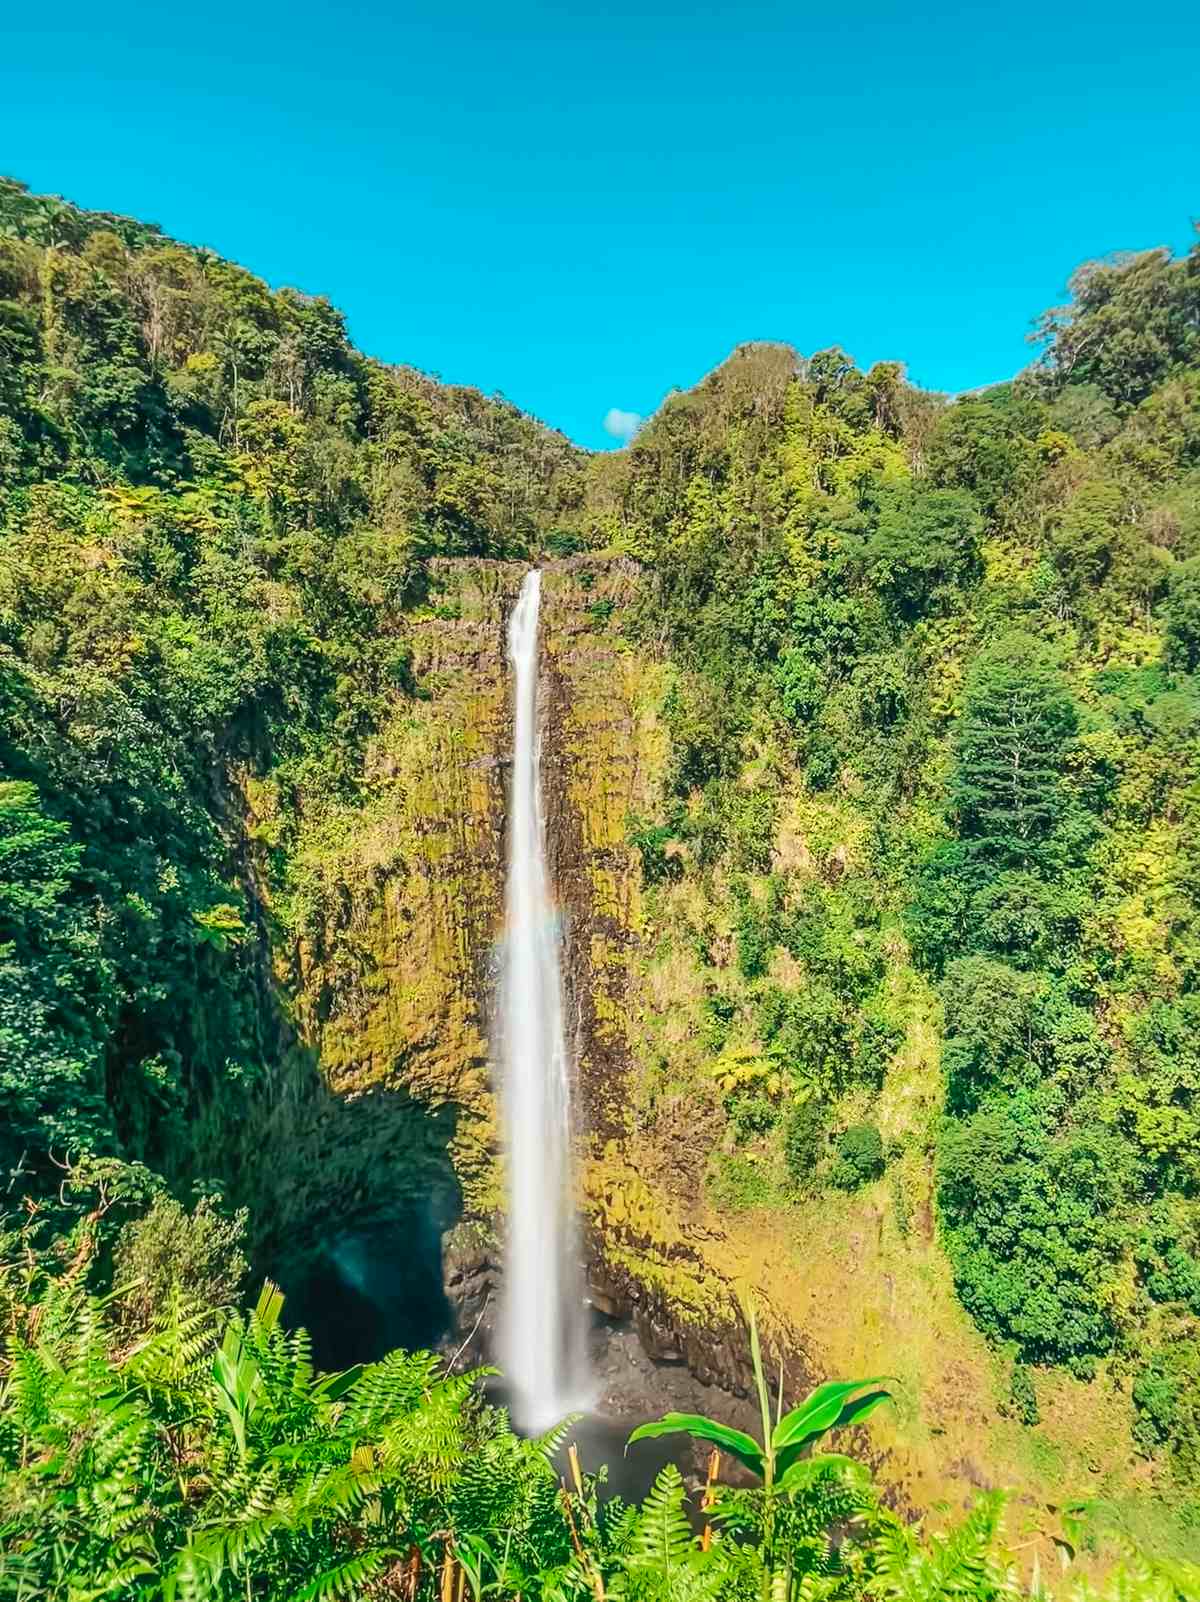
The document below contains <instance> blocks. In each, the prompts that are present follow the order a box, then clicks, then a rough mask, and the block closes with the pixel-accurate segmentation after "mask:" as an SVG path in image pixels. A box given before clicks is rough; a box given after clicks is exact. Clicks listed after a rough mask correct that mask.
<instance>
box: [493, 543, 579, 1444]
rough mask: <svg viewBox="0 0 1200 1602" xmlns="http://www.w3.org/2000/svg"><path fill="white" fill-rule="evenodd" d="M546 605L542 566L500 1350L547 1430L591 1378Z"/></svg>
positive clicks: (511, 958)
mask: <svg viewBox="0 0 1200 1602" xmlns="http://www.w3.org/2000/svg"><path fill="white" fill-rule="evenodd" d="M540 608H541V574H540V573H539V572H538V571H537V570H536V569H534V570H533V571H532V572H529V573H527V574H526V575H525V579H524V582H523V583H522V585H521V593H520V596H519V598H518V600H517V605H516V609H515V611H514V612H513V615H512V621H511V622H510V624H509V629H508V658H509V661H510V662H511V664H512V669H513V681H514V682H513V688H514V716H513V761H512V785H511V791H510V795H509V812H508V888H507V896H506V901H505V938H504V948H503V974H502V979H501V992H500V1033H501V1042H502V1052H501V1058H502V1061H501V1069H502V1074H501V1079H502V1099H503V1109H504V1120H505V1130H506V1147H507V1163H508V1203H509V1212H508V1246H507V1254H506V1259H505V1268H504V1300H503V1304H502V1307H501V1317H500V1328H499V1348H500V1349H499V1357H500V1364H501V1367H502V1369H503V1371H504V1374H505V1375H506V1377H507V1381H508V1385H509V1388H510V1405H511V1409H512V1414H513V1417H514V1419H515V1420H516V1422H517V1423H518V1424H520V1425H521V1426H523V1427H524V1428H526V1429H529V1430H542V1429H545V1428H547V1427H548V1426H549V1425H551V1424H553V1423H556V1422H557V1421H558V1420H559V1419H560V1418H561V1417H562V1416H563V1415H564V1414H565V1413H568V1412H570V1411H572V1409H573V1408H575V1407H578V1406H579V1405H580V1402H581V1400H582V1399H583V1392H584V1389H585V1357H584V1340H585V1336H584V1323H583V1312H584V1308H583V1286H582V1282H581V1274H580V1267H579V1248H578V1230H577V1226H576V1221H575V1209H574V1198H573V1190H572V1184H571V1178H572V1176H571V1118H570V1080H569V1067H568V1062H567V1050H566V1040H565V1037H564V1032H563V992H562V973H561V969H560V966H559V928H558V921H557V918H556V916H555V911H554V907H553V903H552V900H551V895H550V884H549V874H548V871H547V867H546V822H545V815H544V812H543V807H542V788H541V736H540V731H539V725H538V616H539V612H540Z"/></svg>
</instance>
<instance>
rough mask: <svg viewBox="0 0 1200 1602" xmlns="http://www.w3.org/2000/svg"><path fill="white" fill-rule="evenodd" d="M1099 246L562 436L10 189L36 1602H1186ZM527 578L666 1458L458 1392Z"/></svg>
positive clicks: (13, 1212)
mask: <svg viewBox="0 0 1200 1602" xmlns="http://www.w3.org/2000/svg"><path fill="white" fill-rule="evenodd" d="M1134 243H1136V242H1134ZM1068 265H1069V264H1067V263H1064V268H1066V267H1067V266H1068ZM1070 288H1071V299H1070V301H1069V303H1068V304H1066V305H1064V306H1061V307H1057V308H1054V309H1052V310H1050V311H1048V312H1046V313H1045V314H1044V315H1043V316H1042V317H1041V318H1040V320H1039V321H1038V322H1037V324H1036V327H1035V333H1034V346H1035V348H1034V350H1033V351H1032V352H1031V357H1032V359H1031V363H1030V365H1029V367H1028V368H1027V369H1026V370H1025V371H1024V372H1023V373H1022V374H1021V375H1020V376H1019V377H1018V378H1016V379H1015V380H1013V381H1012V382H1010V383H1002V384H998V385H996V386H994V387H991V388H987V389H985V390H981V391H979V392H976V393H971V394H966V395H960V396H957V397H948V396H945V395H940V394H934V393H929V392H926V391H922V390H920V389H918V388H915V387H914V386H912V385H911V384H909V382H908V381H907V380H906V377H905V373H904V369H903V367H902V366H901V365H900V364H899V363H898V362H897V363H881V364H878V365H876V366H874V367H872V368H871V369H870V370H869V371H867V372H862V371H860V370H859V369H858V368H857V367H856V366H855V363H854V361H853V360H852V358H851V357H850V356H849V355H847V354H846V353H844V352H843V351H841V350H838V349H833V350H827V351H820V352H817V353H814V354H811V355H808V356H803V355H801V354H799V353H798V352H797V351H795V350H793V349H791V348H790V347H788V346H785V345H781V344H772V343H752V344H747V345H744V346H741V347H739V348H738V349H737V350H735V351H733V352H732V354H731V355H730V356H729V357H728V359H727V360H726V361H725V362H724V363H723V364H722V365H721V366H720V367H718V368H717V369H716V370H715V371H714V372H712V373H711V374H710V375H709V376H708V377H707V378H706V379H704V381H703V382H702V383H701V384H699V385H698V386H697V387H696V388H695V389H692V390H690V391H686V392H676V393H673V394H671V395H670V396H669V397H668V398H667V399H666V401H665V402H664V403H663V405H662V407H661V408H660V409H659V411H658V412H657V413H656V414H655V415H654V416H653V417H652V418H651V419H649V421H647V422H646V423H645V424H644V426H643V427H642V428H641V429H640V431H639V432H638V433H637V434H636V436H635V437H634V439H633V440H632V442H631V443H630V444H629V445H628V446H627V447H625V448H624V449H620V450H614V451H611V452H604V453H597V454H591V453H588V452H586V451H584V450H582V449H580V448H578V447H576V446H574V445H573V444H572V443H571V442H570V441H568V440H567V439H566V438H565V437H564V436H562V435H560V434H558V433H555V432H554V431H553V430H551V429H549V428H547V427H545V426H543V425H542V424H541V423H539V422H538V421H537V420H535V419H533V418H531V417H528V416H526V415H524V414H523V413H521V412H520V411H519V410H518V409H517V408H516V407H515V406H513V405H511V404H510V403H509V402H508V401H506V400H505V399H504V398H503V397H502V396H490V397H489V396H485V395H483V394H481V393H479V392H478V391H476V390H473V389H468V388H463V387H460V386H453V385H446V384H443V383H441V382H439V381H438V380H436V379H435V378H432V377H429V376H427V375H425V374H423V373H420V372H417V371H415V370H412V369H408V368H403V367H401V368H397V367H388V366H384V365H382V364H380V363H378V362H376V361H374V360H372V359H370V358H369V357H367V356H364V355H362V354H361V353H359V352H358V351H357V350H355V349H354V348H353V347H352V345H351V344H350V342H349V340H348V337H347V333H346V326H345V322H344V319H343V317H342V315H341V314H340V313H339V312H338V311H337V309H336V308H335V307H334V305H332V304H331V303H330V302H329V301H328V300H326V299H324V298H320V297H317V298H314V297H311V296H308V295H304V294H300V293H298V292H295V291H291V290H288V289H282V290H278V291H276V290H272V289H270V288H268V286H267V285H265V284H264V283H263V282H261V281H260V280H259V279H257V278H255V277H254V276H253V275H252V274H251V273H249V272H247V271H245V270H244V269H242V268H240V267H238V266H237V265H235V264H233V263H231V262H229V261H226V260H223V259H221V258H220V257H218V256H216V255H214V254H213V253H212V252H209V251H206V250H203V249H197V248H194V247H192V246H190V245H187V244H183V243H180V242H178V241H175V240H173V239H170V238H168V237H166V236H165V235H164V234H163V233H162V232H161V231H160V230H159V229H157V228H155V227H153V226H151V225H148V224H144V223H140V222H137V221H133V220H130V219H128V218H125V217H121V216H116V215H109V214H107V213H99V212H89V211H83V210H81V209H79V208H77V207H75V206H73V205H71V204H70V203H68V202H66V201H63V200H59V199H56V198H53V197H48V196H42V195H35V194H32V193H30V192H29V191H28V189H27V188H26V187H25V186H24V185H22V184H21V183H19V182H17V181H15V180H11V179H8V180H0V869H2V871H0V1109H2V1119H0V1183H2V1186H3V1195H4V1201H3V1206H2V1208H0V1212H2V1215H3V1216H2V1227H0V1327H2V1332H3V1333H2V1339H3V1347H2V1348H0V1597H3V1598H13V1599H14V1602H15V1599H17V1598H30V1599H32V1598H43V1597H45V1598H62V1599H70V1602H83V1599H84V1598H87V1599H99V1598H113V1599H123V1598H126V1597H129V1598H135V1597H136V1598H151V1597H154V1598H157V1597H166V1598H175V1597H178V1598H180V1599H191V1598H230V1599H235V1598H241V1597H246V1598H250V1597H269V1598H285V1597H286V1598H295V1599H296V1602H301V1599H307V1598H318V1597H335V1596H340V1597H403V1598H406V1599H407V1602H416V1599H417V1598H433V1597H435V1596H436V1597H438V1598H439V1599H440V1602H463V1599H464V1597H465V1595H466V1592H467V1591H468V1590H469V1591H470V1593H471V1596H472V1598H473V1599H474V1602H481V1599H482V1598H483V1597H485V1596H497V1597H537V1596H545V1597H556V1598H557V1597H562V1598H567V1597H571V1598H575V1597H591V1598H592V1599H594V1602H604V1599H605V1597H606V1595H607V1596H611V1597H614V1598H616V1597H628V1598H639V1597H645V1598H654V1599H658V1598H662V1599H668V1598H669V1599H671V1602H704V1599H709V1598H718V1597H722V1598H724V1597H730V1598H734V1597H736V1598H742V1597H746V1598H750V1597H762V1598H769V1599H773V1602H789V1599H790V1598H803V1599H805V1602H808V1599H818V1598H829V1599H831V1602H842V1599H847V1602H849V1599H858V1598H879V1599H885V1598H892V1597H894V1598H904V1599H913V1602H916V1599H924V1598H929V1599H934V1598H943V1597H944V1598H947V1599H948V1598H951V1597H954V1598H961V1597H967V1596H969V1597H976V1598H986V1599H991V1598H999V1597H1008V1596H1013V1597H1017V1596H1020V1597H1025V1596H1029V1597H1042V1596H1079V1597H1081V1598H1082V1597H1093V1596H1095V1597H1101V1596H1102V1597H1106V1598H1111V1599H1112V1602H1117V1599H1129V1602H1134V1599H1141V1598H1148V1599H1149V1598H1152V1599H1156V1602H1157V1599H1170V1598H1194V1597H1198V1596H1200V1567H1197V1563H1198V1561H1200V1038H1198V1037H1200V845H1198V844H1197V832H1198V826H1200V244H1197V245H1195V246H1193V248H1192V249H1191V250H1190V252H1188V253H1187V254H1184V255H1172V254H1171V253H1170V252H1168V251H1166V250H1161V249H1151V250H1143V251H1138V252H1134V253H1131V254H1129V255H1125V256H1121V257H1117V258H1113V259H1111V260H1106V261H1104V262H1097V263H1088V264H1085V265H1083V266H1081V267H1079V268H1078V269H1077V270H1076V272H1075V274H1074V276H1073V277H1072V278H1071V280H1070ZM1031 310H1032V308H1031ZM531 565H539V566H541V567H542V569H543V575H544V593H545V601H544V613H543V622H542V637H543V651H544V655H545V661H546V668H545V718H546V731H545V739H546V756H545V762H546V773H547V780H546V782H547V794H546V808H547V814H548V827H549V832H550V856H551V867H552V870H553V874H554V878H555V884H556V888H557V893H558V897H559V900H560V904H561V908H562V914H563V941H564V951H565V959H564V960H565V964H566V969H567V992H568V995H567V999H568V1009H569V1012H570V1017H571V1039H572V1051H573V1057H574V1066H575V1071H576V1074H577V1079H578V1096H577V1104H578V1115H579V1116H578V1122H579V1134H578V1161H579V1170H580V1196H579V1206H580V1209H581V1215H582V1217H583V1220H584V1242H583V1244H584V1250H585V1254H586V1259H587V1261H586V1269H587V1278H588V1284H589V1295H590V1300H591V1304H592V1307H593V1310H594V1315H595V1318H596V1320H597V1323H598V1325H604V1326H605V1327H607V1328H611V1329H612V1330H621V1331H626V1332H627V1333H628V1335H629V1338H630V1340H631V1341H632V1342H634V1343H635V1344H636V1346H637V1348H638V1350H639V1352H640V1353H641V1354H642V1359H643V1360H644V1364H645V1371H646V1373H647V1374H648V1375H649V1376H650V1378H649V1380H648V1381H647V1384H648V1385H649V1387H650V1389H649V1393H648V1394H649V1399H650V1400H651V1401H652V1402H654V1404H655V1405H654V1406H653V1407H652V1409H651V1411H656V1412H661V1411H663V1410H664V1408H665V1406H666V1403H667V1402H669V1401H670V1400H671V1399H672V1398H673V1396H674V1395H675V1394H676V1393H675V1391H673V1390H672V1389H671V1385H672V1384H673V1383H675V1380H673V1379H672V1376H675V1377H676V1378H677V1379H678V1380H679V1383H681V1384H684V1385H685V1386H692V1387H694V1388H696V1389H695V1390H694V1394H695V1395H697V1396H701V1397H703V1399H704V1402H705V1408H706V1411H707V1413H711V1414H712V1415H713V1418H708V1417H706V1416H700V1415H691V1414H687V1415H683V1418H684V1422H683V1424H682V1425H681V1426H680V1428H681V1429H684V1430H690V1431H691V1433H692V1434H693V1435H694V1436H695V1437H696V1438H697V1439H698V1440H699V1441H702V1442H703V1443H704V1449H703V1452H700V1451H699V1449H697V1451H696V1453H695V1454H694V1456H693V1459H692V1460H684V1461H683V1462H682V1468H681V1467H677V1466H676V1465H675V1464H673V1463H672V1464H668V1466H667V1467H666V1468H663V1469H662V1471H661V1473H660V1474H659V1475H658V1477H657V1479H656V1480H655V1482H654V1485H653V1487H652V1488H651V1489H650V1490H649V1491H648V1492H647V1493H646V1494H645V1495H644V1496H634V1497H633V1498H632V1499H631V1500H630V1501H628V1502H627V1501H625V1500H624V1499H623V1497H621V1496H611V1495H610V1494H609V1490H610V1487H607V1486H606V1483H605V1478H604V1471H603V1468H602V1465H601V1464H600V1463H599V1462H589V1461H586V1459H585V1461H583V1462H582V1464H581V1463H580V1460H579V1457H578V1454H577V1453H576V1454H574V1455H569V1456H567V1457H565V1458H564V1456H563V1453H564V1452H566V1451H567V1450H568V1443H569V1441H570V1439H571V1437H570V1433H569V1429H566V1428H565V1427H564V1428H563V1429H559V1430H555V1431H552V1432H551V1435H550V1436H548V1437H544V1438H540V1439H535V1440H524V1439H522V1438H520V1437H519V1436H517V1435H515V1434H514V1433H513V1432H512V1430H511V1429H510V1427H509V1424H508V1421H507V1417H506V1414H505V1412H504V1409H503V1406H502V1405H501V1399H499V1398H498V1397H497V1395H496V1393H495V1392H494V1391H493V1390H491V1389H489V1388H488V1386H487V1385H485V1384H483V1383H482V1382H481V1377H480V1375H479V1372H478V1370H479V1366H480V1362H481V1361H482V1358H483V1357H484V1356H486V1354H487V1350H488V1348H487V1344H486V1341H487V1332H488V1328H489V1318H490V1312H489V1309H490V1308H491V1307H492V1305H493V1300H494V1291H495V1287H496V1284H497V1282H498V1276H499V1275H500V1273H501V1272H502V1265H501V1258H500V1254H499V1252H498V1250H497V1243H498V1241H499V1240H500V1239H501V1238H502V1235H503V1199H502V1198H503V1187H502V1163H503V1159H502V1154H501V1152H500V1144H501V1143H500V1139H499V1133H498V1122H497V1115H496V1108H495V1099H494V1092H493V1087H492V1083H491V1076H490V1072H489V1045H488V1042H489V1038H490V1032H491V1030H492V1027H493V1023H494V1019H493V1016H492V1009H493V999H492V998H493V991H494V970H495V958H494V950H495V943H496V941H497V939H498V937H499V933H500V921H501V916H502V891H503V885H502V880H503V842H504V814H505V781H506V767H505V757H506V753H507V751H508V748H509V725H510V721H511V711H510V706H509V684H508V678H507V669H506V664H505V661H504V639H503V634H504V626H505V621H506V619H507V617H508V615H509V613H510V611H511V608H512V605H513V602H514V600H515V597H516V593H517V589H518V587H519V585H520V581H521V578H522V575H523V574H524V573H525V571H526V570H527V569H528V568H529V567H530V566H531ZM277 1287H278V1288H277ZM481 1332H482V1333H481ZM760 1339H761V1347H762V1351H761V1355H760ZM472 1342H474V1343H475V1344H472ZM480 1342H482V1344H480ZM464 1352H466V1356H467V1362H468V1366H467V1367H466V1368H464V1367H463V1355H464ZM780 1365H781V1366H780ZM856 1375H870V1376H885V1378H879V1379H862V1380H857V1381H856V1380H854V1379H853V1376H856ZM656 1376H661V1381H662V1389H661V1392H660V1391H656V1390H655V1389H654V1387H655V1385H657V1384H658V1379H656ZM833 1381H841V1382H842V1383H841V1384H840V1386H839V1385H833V1384H832V1382H833ZM826 1382H829V1383H826ZM881 1391H883V1392H886V1393H887V1398H886V1403H885V1405H876V1404H878V1403H879V1402H881V1401H883V1400H884V1399H883V1397H882V1396H881V1394H880V1393H881ZM785 1392H786V1400H785ZM809 1393H811V1396H810V1400H809V1402H808V1403H807V1404H805V1403H804V1402H803V1401H802V1400H801V1399H802V1398H803V1397H804V1396H805V1395H808V1394H809ZM689 1394H691V1393H689ZM659 1396H661V1404H660V1403H659V1402H658V1401H656V1400H655V1398H657V1397H659ZM793 1404H795V1405H794V1406H793ZM789 1408H791V1411H788V1409H789ZM868 1411H869V1412H870V1413H871V1419H870V1424H869V1426H868V1425H866V1424H865V1423H862V1422H859V1421H860V1420H862V1419H865V1416H866V1413H867V1412H868ZM714 1420H715V1422H714ZM760 1420H761V1421H760ZM789 1420H791V1421H792V1422H791V1423H790V1424H789V1422H788V1421H789ZM640 1421H641V1420H640V1418H631V1419H630V1420H629V1430H630V1431H632V1429H633V1428H634V1425H635V1424H637V1423H639V1422H640ZM743 1424H744V1425H746V1428H742V1427H741V1426H742V1425H743ZM835 1428H837V1429H840V1431H841V1433H840V1434H839V1435H838V1437H837V1450H836V1451H829V1452H822V1451H816V1450H815V1448H816V1447H817V1446H818V1445H819V1444H820V1443H821V1441H822V1439H823V1437H824V1435H825V1433H826V1432H827V1431H829V1430H832V1429H835ZM751 1429H754V1430H755V1431H756V1433H755V1434H754V1435H752V1434H751V1433H749V1431H750V1430H751ZM626 1433H628V1432H626ZM709 1447H715V1448H716V1449H717V1451H718V1453H719V1459H718V1461H717V1462H716V1463H715V1464H713V1465H711V1472H709V1471H708V1467H706V1465H710V1460H709V1459H708V1457H707V1451H708V1448H709ZM701 1503H703V1506H701Z"/></svg>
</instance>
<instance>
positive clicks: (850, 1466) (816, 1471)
mask: <svg viewBox="0 0 1200 1602" xmlns="http://www.w3.org/2000/svg"><path fill="white" fill-rule="evenodd" d="M831 1470H836V1471H837V1472H838V1473H839V1474H841V1475H843V1476H844V1477H845V1478H846V1479H851V1480H857V1481H858V1482H859V1483H860V1484H863V1485H865V1484H866V1482H867V1481H868V1480H869V1479H870V1478H871V1473H870V1470H869V1469H868V1468H867V1466H866V1464H865V1463H856V1462H855V1460H854V1459H853V1458H852V1457H845V1456H843V1454H842V1453H841V1452H818V1454H817V1455H816V1457H802V1458H799V1459H798V1460H797V1461H796V1462H795V1463H793V1464H792V1465H791V1466H790V1467H789V1468H787V1469H785V1470H784V1472H783V1473H782V1474H781V1475H780V1476H779V1478H778V1479H777V1480H776V1482H775V1484H776V1487H777V1489H779V1490H780V1491H783V1492H784V1493H785V1494H787V1495H789V1496H790V1495H792V1494H793V1493H794V1492H796V1491H803V1490H806V1489H807V1487H808V1486H810V1485H811V1484H812V1483H813V1481H814V1480H817V1479H819V1478H820V1477H821V1475H822V1474H828V1473H829V1472H830V1471H831Z"/></svg>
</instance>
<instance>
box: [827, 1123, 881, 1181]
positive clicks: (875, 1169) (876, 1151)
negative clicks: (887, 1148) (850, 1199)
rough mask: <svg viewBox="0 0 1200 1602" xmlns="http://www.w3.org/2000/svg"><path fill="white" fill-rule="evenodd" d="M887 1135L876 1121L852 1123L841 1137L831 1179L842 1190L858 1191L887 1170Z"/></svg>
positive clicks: (838, 1140)
mask: <svg viewBox="0 0 1200 1602" xmlns="http://www.w3.org/2000/svg"><path fill="white" fill-rule="evenodd" d="M883 1166H884V1164H883V1138H882V1136H881V1135H880V1133H879V1131H878V1129H877V1128H876V1127H875V1125H874V1124H851V1125H850V1127H849V1128H848V1129H843V1130H842V1132H841V1134H840V1135H839V1136H838V1138H837V1161H836V1162H835V1163H834V1165H833V1168H832V1169H831V1170H830V1174H829V1182H830V1184H831V1185H836V1186H837V1188H838V1189H839V1190H858V1189H860V1188H861V1187H862V1186H863V1185H869V1184H870V1183H871V1181H872V1180H873V1179H878V1178H879V1176H880V1175H881V1174H882V1173H883Z"/></svg>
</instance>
